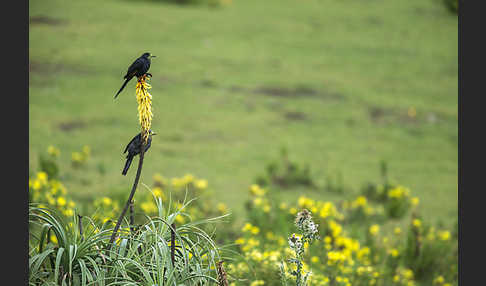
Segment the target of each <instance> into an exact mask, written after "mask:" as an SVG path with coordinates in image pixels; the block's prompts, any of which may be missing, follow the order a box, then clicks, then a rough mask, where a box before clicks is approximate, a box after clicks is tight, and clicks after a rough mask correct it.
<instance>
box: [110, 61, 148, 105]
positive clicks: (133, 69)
mask: <svg viewBox="0 0 486 286" xmlns="http://www.w3.org/2000/svg"><path fill="white" fill-rule="evenodd" d="M151 58H155V56H153V55H151V54H150V53H144V54H143V55H142V56H141V57H139V58H138V59H136V60H135V61H134V62H133V64H132V65H131V66H130V67H129V68H128V71H127V74H126V75H125V76H124V77H123V78H124V79H125V82H124V83H123V85H122V87H121V88H120V90H119V91H118V92H117V93H116V94H115V98H116V97H117V96H118V94H120V92H121V91H122V90H123V88H125V85H127V83H128V82H129V81H130V80H131V79H132V78H133V77H134V76H136V77H137V78H139V77H141V76H143V75H144V74H148V75H150V76H152V75H151V74H150V73H147V72H148V70H149V68H150V59H151Z"/></svg>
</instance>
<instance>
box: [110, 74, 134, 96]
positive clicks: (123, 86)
mask: <svg viewBox="0 0 486 286" xmlns="http://www.w3.org/2000/svg"><path fill="white" fill-rule="evenodd" d="M130 80H131V78H127V79H126V80H125V82H124V83H123V85H122V86H121V88H120V90H119V91H118V92H117V93H116V94H115V97H114V98H116V97H117V96H118V95H119V94H120V92H121V91H122V90H123V89H124V88H125V85H127V83H128V82H129V81H130Z"/></svg>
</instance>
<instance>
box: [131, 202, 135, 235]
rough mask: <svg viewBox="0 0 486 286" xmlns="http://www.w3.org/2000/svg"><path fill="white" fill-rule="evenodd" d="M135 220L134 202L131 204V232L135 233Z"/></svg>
mask: <svg viewBox="0 0 486 286" xmlns="http://www.w3.org/2000/svg"><path fill="white" fill-rule="evenodd" d="M134 225H135V219H134V218H133V201H131V202H130V232H131V233H132V234H133V233H134V232H135V227H134Z"/></svg>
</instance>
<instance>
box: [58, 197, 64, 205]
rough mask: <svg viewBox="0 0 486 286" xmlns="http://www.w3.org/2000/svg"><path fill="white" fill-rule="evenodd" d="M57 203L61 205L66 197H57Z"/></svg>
mask: <svg viewBox="0 0 486 286" xmlns="http://www.w3.org/2000/svg"><path fill="white" fill-rule="evenodd" d="M57 204H58V205H59V206H61V207H63V206H65V205H66V199H65V198H64V197H58V198H57Z"/></svg>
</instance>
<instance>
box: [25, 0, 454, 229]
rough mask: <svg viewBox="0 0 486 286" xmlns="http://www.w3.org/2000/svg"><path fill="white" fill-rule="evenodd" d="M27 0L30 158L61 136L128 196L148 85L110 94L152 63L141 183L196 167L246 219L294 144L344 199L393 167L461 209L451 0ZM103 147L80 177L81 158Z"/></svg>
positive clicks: (81, 194) (107, 184) (92, 180)
mask: <svg viewBox="0 0 486 286" xmlns="http://www.w3.org/2000/svg"><path fill="white" fill-rule="evenodd" d="M193 2H197V3H190V4H184V5H182V4H178V3H177V1H173V2H171V1H128V0H121V1H115V0H106V1H94V0H83V1H61V0H44V1H38V0H37V1H30V2H29V14H30V28H29V58H30V66H29V70H30V74H29V87H30V89H29V136H30V138H29V151H30V153H29V158H30V160H29V168H30V170H31V171H34V170H37V168H38V164H39V155H40V154H42V153H45V152H46V149H47V147H48V146H49V145H53V146H56V147H58V148H59V149H60V150H61V156H60V159H59V160H60V165H61V166H62V170H61V178H62V181H63V183H64V184H65V185H66V187H67V188H68V189H69V192H70V194H72V195H74V196H75V198H76V199H78V200H89V199H91V198H93V197H94V196H98V195H100V194H102V193H103V194H110V193H111V194H113V193H118V194H119V193H126V194H127V196H128V192H129V189H130V188H131V184H132V181H133V176H134V174H135V171H136V165H137V163H136V162H138V159H136V160H134V164H132V168H131V169H130V171H129V173H128V175H127V176H126V177H124V176H122V175H121V170H122V168H123V164H124V159H125V158H124V155H123V154H122V151H123V150H124V148H125V146H126V144H127V143H128V142H129V141H130V139H131V138H132V137H133V136H134V135H136V134H137V133H138V132H139V130H140V127H139V124H138V118H137V103H136V99H135V88H134V86H135V80H132V81H131V82H130V83H129V84H128V85H127V87H126V88H125V90H124V91H123V92H122V93H121V94H120V96H119V97H118V98H117V99H116V100H113V96H114V94H115V93H116V91H117V90H118V89H119V88H120V86H121V84H122V82H123V75H124V74H125V73H126V70H127V68H128V66H129V65H130V64H131V63H132V62H133V60H135V59H136V58H137V57H139V56H140V55H141V54H142V53H144V52H147V51H148V52H151V53H152V54H154V55H156V56H157V58H155V59H154V60H153V61H152V66H151V69H150V72H151V73H152V74H153V79H152V80H151V85H152V89H151V90H150V91H151V94H152V95H153V113H154V118H153V122H152V129H153V130H155V131H156V132H157V133H158V134H159V135H157V136H156V137H154V140H153V142H152V147H151V149H150V150H149V152H148V155H147V156H146V159H145V160H144V167H143V173H142V178H141V182H142V183H145V184H147V185H150V184H151V182H152V176H153V175H154V174H155V173H160V174H162V175H163V176H165V177H167V178H170V177H174V176H182V175H184V174H186V173H191V174H193V175H195V176H197V177H200V178H205V179H207V180H208V182H209V189H210V190H211V191H212V194H213V195H214V196H215V197H216V198H218V199H219V200H221V201H222V202H225V203H227V204H228V205H229V206H230V208H231V209H232V210H233V211H234V212H235V213H236V214H238V213H240V212H242V211H243V210H244V208H243V201H244V199H246V198H247V196H248V195H247V194H248V187H249V185H250V184H252V183H253V182H254V181H255V177H256V176H257V175H258V174H259V173H262V172H264V171H265V166H266V164H267V163H268V162H269V161H271V160H273V159H275V158H278V156H279V154H280V149H281V148H286V149H287V151H288V154H289V157H290V158H291V159H292V160H293V161H297V162H299V163H302V164H308V165H309V167H310V170H311V175H312V176H313V178H315V180H316V181H317V183H318V185H319V186H323V185H325V184H326V180H327V179H329V178H334V179H335V178H339V176H341V178H342V182H343V184H344V187H345V190H346V191H345V192H344V193H343V194H335V193H329V192H325V191H323V190H322V188H318V189H317V190H307V189H302V188H296V189H292V188H291V189H289V190H287V191H282V193H283V195H284V196H287V197H288V198H289V199H292V198H296V197H298V196H299V195H300V194H306V195H309V196H311V197H315V198H320V199H324V200H325V199H330V200H336V199H339V198H341V197H343V196H348V195H352V194H356V193H357V192H358V189H359V188H360V187H361V186H362V185H363V184H364V183H366V182H367V181H377V180H378V179H379V177H380V169H379V166H380V162H381V161H382V160H383V161H385V162H387V165H388V169H389V176H390V177H391V178H392V179H393V181H395V182H397V183H400V184H402V185H404V186H407V187H409V188H410V189H411V191H412V194H413V195H414V196H417V197H419V198H420V201H421V204H422V205H423V206H425V207H424V208H423V210H424V213H423V215H424V218H425V219H431V220H436V219H441V220H444V219H445V220H452V219H455V218H456V217H457V181H458V179H457V175H458V174H457V172H458V166H457V165H458V152H457V147H458V141H457V139H458V106H457V102H458V82H457V81H458V55H457V53H458V23H457V15H455V14H453V13H451V12H450V11H449V10H448V9H447V8H446V6H445V5H444V3H443V1H441V0H409V1H386V0H369V1H363V0H266V1H259V0H244V1H237V0H233V1H230V0H226V1H221V2H218V1H193ZM83 145H88V146H90V147H91V153H92V157H91V158H90V160H89V161H88V162H87V166H86V167H85V169H84V170H83V171H82V172H78V171H76V170H74V169H73V167H72V166H71V164H70V161H71V153H72V152H75V151H79V150H81V148H82V146H83Z"/></svg>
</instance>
